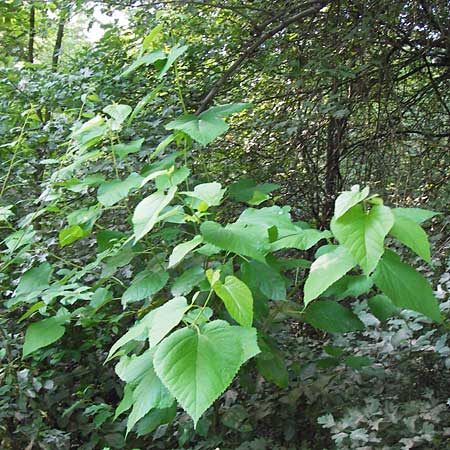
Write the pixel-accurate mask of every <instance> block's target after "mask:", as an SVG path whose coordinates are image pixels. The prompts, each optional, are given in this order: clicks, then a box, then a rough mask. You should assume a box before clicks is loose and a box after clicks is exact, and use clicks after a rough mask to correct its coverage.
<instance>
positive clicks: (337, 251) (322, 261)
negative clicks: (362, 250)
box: [304, 245, 356, 306]
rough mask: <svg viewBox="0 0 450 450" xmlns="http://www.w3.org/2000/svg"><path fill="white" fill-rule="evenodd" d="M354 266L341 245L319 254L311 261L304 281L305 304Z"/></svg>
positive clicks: (354, 262) (348, 254) (354, 263)
mask: <svg viewBox="0 0 450 450" xmlns="http://www.w3.org/2000/svg"><path fill="white" fill-rule="evenodd" d="M355 266H356V261H355V260H354V259H353V257H352V256H351V255H350V253H349V251H348V250H347V249H346V248H345V247H343V246H342V245H339V246H337V247H335V248H334V249H333V250H332V251H331V252H329V253H325V254H323V255H321V256H319V257H318V258H317V259H316V260H315V261H314V262H313V263H312V265H311V269H310V272H309V275H308V278H307V279H306V282H305V286H304V293H305V300H304V301H305V306H306V305H308V303H310V302H311V301H312V300H314V299H315V298H317V297H318V296H319V295H320V294H322V293H323V292H325V291H326V290H327V289H328V288H329V287H330V286H331V285H332V284H333V283H335V282H336V281H337V280H339V279H340V278H342V277H343V276H344V275H345V274H346V273H347V272H348V271H349V270H350V269H353V267H355Z"/></svg>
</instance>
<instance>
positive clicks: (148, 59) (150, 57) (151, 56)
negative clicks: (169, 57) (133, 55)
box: [120, 50, 166, 78]
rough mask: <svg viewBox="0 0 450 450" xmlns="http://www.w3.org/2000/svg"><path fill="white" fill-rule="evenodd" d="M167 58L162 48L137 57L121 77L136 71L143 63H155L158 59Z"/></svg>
mask: <svg viewBox="0 0 450 450" xmlns="http://www.w3.org/2000/svg"><path fill="white" fill-rule="evenodd" d="M163 59H166V55H165V54H164V53H163V52H162V51H161V50H155V51H153V52H151V53H147V54H146V55H143V56H140V57H139V58H137V59H136V60H135V61H134V62H133V63H132V64H131V65H130V66H128V67H127V69H126V70H125V71H124V72H122V73H121V75H120V77H121V78H122V77H127V76H128V75H129V74H130V73H132V72H134V71H135V70H136V69H138V68H139V67H141V66H143V65H148V64H153V63H154V62H156V61H161V60H163Z"/></svg>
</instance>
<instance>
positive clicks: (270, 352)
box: [256, 340, 289, 389]
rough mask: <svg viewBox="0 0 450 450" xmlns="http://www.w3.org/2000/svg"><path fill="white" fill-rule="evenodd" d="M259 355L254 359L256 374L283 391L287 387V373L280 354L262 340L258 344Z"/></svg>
mask: <svg viewBox="0 0 450 450" xmlns="http://www.w3.org/2000/svg"><path fill="white" fill-rule="evenodd" d="M260 346H261V351H262V352H261V353H260V354H259V355H258V356H257V357H256V367H257V368H258V372H259V373H260V374H261V375H262V376H263V377H264V378H265V379H266V381H269V382H272V383H275V384H276V385H277V386H278V387H280V388H282V389H284V388H287V387H288V385H289V373H288V370H287V368H286V363H285V361H284V358H283V355H282V353H281V352H280V351H279V350H278V349H277V348H276V347H274V346H273V345H269V344H267V343H266V342H265V341H264V340H261V342H260Z"/></svg>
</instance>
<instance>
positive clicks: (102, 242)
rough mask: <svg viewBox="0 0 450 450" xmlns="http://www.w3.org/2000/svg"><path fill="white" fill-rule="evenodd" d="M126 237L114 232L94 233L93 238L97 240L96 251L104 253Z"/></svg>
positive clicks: (101, 231)
mask: <svg viewBox="0 0 450 450" xmlns="http://www.w3.org/2000/svg"><path fill="white" fill-rule="evenodd" d="M125 236H126V234H125V233H122V232H121V231H116V230H100V231H98V232H97V233H96V235H95V237H96V239H97V245H98V251H99V252H100V253H101V252H104V251H105V250H108V249H110V248H113V247H114V245H115V244H116V243H117V242H119V241H120V240H121V239H122V238H124V237H125Z"/></svg>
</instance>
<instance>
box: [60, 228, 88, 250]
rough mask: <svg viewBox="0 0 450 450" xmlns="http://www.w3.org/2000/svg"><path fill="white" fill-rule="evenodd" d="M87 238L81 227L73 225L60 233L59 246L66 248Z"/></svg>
mask: <svg viewBox="0 0 450 450" xmlns="http://www.w3.org/2000/svg"><path fill="white" fill-rule="evenodd" d="M84 236H85V231H84V230H83V228H81V227H80V225H71V226H70V227H68V228H64V229H62V230H61V231H60V232H59V245H60V246H61V247H65V246H66V245H70V244H71V243H72V242H75V241H77V240H78V239H81V238H83V237H84Z"/></svg>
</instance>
